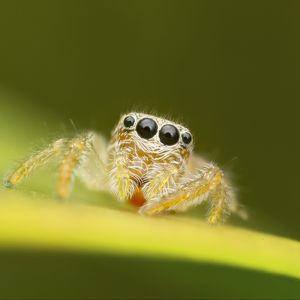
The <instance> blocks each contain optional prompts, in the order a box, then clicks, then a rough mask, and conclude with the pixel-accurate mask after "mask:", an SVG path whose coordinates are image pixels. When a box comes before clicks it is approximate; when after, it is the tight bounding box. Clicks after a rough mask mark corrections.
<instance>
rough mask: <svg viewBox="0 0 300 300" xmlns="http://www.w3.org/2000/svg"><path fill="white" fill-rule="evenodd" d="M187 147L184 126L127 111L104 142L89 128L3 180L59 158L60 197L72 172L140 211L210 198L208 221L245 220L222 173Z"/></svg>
mask: <svg viewBox="0 0 300 300" xmlns="http://www.w3.org/2000/svg"><path fill="white" fill-rule="evenodd" d="M192 150H193V139H192V135H191V133H190V132H189V130H188V129H187V128H185V127H183V126H182V125H180V124H176V123H174V122H171V121H168V120H165V119H163V118H159V117H156V116H152V115H147V114H143V113H136V112H132V113H129V114H126V115H124V116H122V117H121V119H120V121H119V123H118V125H117V126H116V128H115V129H114V131H113V133H112V137H111V140H110V142H109V143H108V142H107V141H106V140H105V139H104V138H103V137H102V135H99V134H97V133H94V132H87V133H84V134H80V135H78V136H76V137H74V138H65V139H64V138H62V139H59V140H57V141H55V142H53V143H52V144H50V145H49V146H48V147H46V148H45V149H43V150H41V151H39V152H37V153H35V154H33V155H32V156H31V157H29V158H28V159H27V160H25V161H24V162H23V163H21V164H20V165H19V166H18V167H17V168H16V169H15V170H14V171H13V172H12V173H11V174H10V175H9V176H7V177H6V178H5V179H4V184H5V186H6V187H13V186H15V185H16V184H17V183H19V182H20V181H21V180H22V179H23V178H25V177H27V176H28V175H29V174H30V173H32V172H33V171H34V170H36V169H37V168H39V167H41V166H44V165H46V164H48V163H49V162H51V161H53V160H58V161H59V167H58V179H57V194H58V196H59V197H60V198H67V197H69V195H70V192H71V187H72V181H73V180H74V177H75V176H77V177H79V178H80V179H81V180H82V181H83V182H84V183H85V184H86V185H87V187H88V188H91V189H97V190H106V191H109V192H112V193H114V194H115V195H116V198H117V199H118V200H119V201H121V202H124V201H128V202H130V203H132V204H134V205H136V206H138V207H140V208H139V212H140V213H141V214H143V215H156V214H161V213H165V212H168V211H185V210H186V209H188V208H190V207H194V206H197V205H199V204H200V203H202V202H203V201H205V200H209V201H210V203H211V205H210V207H211V208H210V211H209V216H208V222H209V223H210V224H216V223H218V222H219V221H220V220H224V216H226V215H228V214H230V213H231V212H233V213H236V214H238V215H239V216H240V217H242V218H246V213H245V212H244V211H243V210H241V209H240V206H239V204H238V202H237V200H236V197H235V193H234V191H233V189H232V187H231V185H230V183H229V181H228V179H227V178H226V177H225V176H224V173H223V171H222V170H220V169H219V168H218V167H217V166H216V165H215V164H214V163H210V162H207V161H205V160H204V159H203V158H201V157H200V156H198V155H196V154H194V153H192Z"/></svg>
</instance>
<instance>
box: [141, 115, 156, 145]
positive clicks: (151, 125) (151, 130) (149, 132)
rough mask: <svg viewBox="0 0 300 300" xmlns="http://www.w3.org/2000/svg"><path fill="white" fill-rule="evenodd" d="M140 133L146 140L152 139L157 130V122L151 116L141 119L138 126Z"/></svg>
mask: <svg viewBox="0 0 300 300" xmlns="http://www.w3.org/2000/svg"><path fill="white" fill-rule="evenodd" d="M136 131H137V133H138V135H139V136H140V137H142V138H144V139H146V140H148V139H151V138H152V137H154V136H155V134H156V132H157V124H156V123H155V121H154V120H152V119H150V118H144V119H142V120H140V121H139V122H138V124H137V126H136Z"/></svg>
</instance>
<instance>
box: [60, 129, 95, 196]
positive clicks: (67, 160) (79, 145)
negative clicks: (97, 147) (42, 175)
mask: <svg viewBox="0 0 300 300" xmlns="http://www.w3.org/2000/svg"><path fill="white" fill-rule="evenodd" d="M91 139H92V135H91V134H88V135H82V136H78V137H75V138H72V139H70V140H68V142H67V144H66V149H65V151H64V153H63V159H62V161H61V162H60V165H59V168H58V178H57V186H56V193H57V196H58V197H60V198H61V199H66V198H68V197H69V195H70V192H71V185H72V182H73V179H74V174H75V171H76V170H77V169H78V168H79V166H80V164H81V163H82V161H83V159H84V157H85V154H86V153H87V152H88V151H90V150H91V146H92V144H91Z"/></svg>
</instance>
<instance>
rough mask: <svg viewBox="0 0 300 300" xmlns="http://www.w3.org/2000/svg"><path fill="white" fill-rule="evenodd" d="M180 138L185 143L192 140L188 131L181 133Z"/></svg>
mask: <svg viewBox="0 0 300 300" xmlns="http://www.w3.org/2000/svg"><path fill="white" fill-rule="evenodd" d="M181 138H182V140H183V142H184V143H185V144H186V145H188V144H190V143H191V141H192V135H191V134H190V133H188V132H185V133H183V134H182V135H181Z"/></svg>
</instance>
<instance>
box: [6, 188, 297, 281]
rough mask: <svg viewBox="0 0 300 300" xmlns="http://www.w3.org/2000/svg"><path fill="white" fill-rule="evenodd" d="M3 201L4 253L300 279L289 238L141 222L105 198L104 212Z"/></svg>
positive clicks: (16, 194) (171, 220) (158, 220)
mask: <svg viewBox="0 0 300 300" xmlns="http://www.w3.org/2000/svg"><path fill="white" fill-rule="evenodd" d="M100 197H101V196H100ZM102 197H103V196H102ZM0 199H1V202H0V247H3V246H5V247H6V246H14V247H23V248H38V249H43V248H44V249H63V250H64V249H65V250H71V251H85V252H94V253H114V254H121V255H124V254H128V255H133V256H135V255H136V256H146V257H167V258H175V259H176V258H177V259H181V260H182V259H183V260H190V261H195V262H209V263H221V264H225V265H231V266H238V267H243V268H248V269H254V270H260V271H265V272H271V273H276V274H281V275H287V276H291V277H295V278H300V243H299V242H296V241H292V240H289V239H286V238H280V237H275V236H272V235H269V234H263V233H258V232H254V231H249V230H245V229H239V228H233V227H230V226H228V225H222V226H217V227H214V226H209V225H207V224H206V223H204V222H203V221H201V220H197V219H191V218H187V217H185V216H163V217H142V216H140V215H138V214H137V213H136V212H134V211H129V210H128V211H127V210H121V208H120V209H113V208H104V207H101V198H100V199H99V206H90V205H85V204H72V203H66V204H59V203H56V202H54V201H55V200H53V199H49V200H48V199H46V200H47V201H39V199H34V197H32V196H31V197H30V196H28V195H25V194H24V193H22V192H20V191H14V190H5V191H1V192H0Z"/></svg>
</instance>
